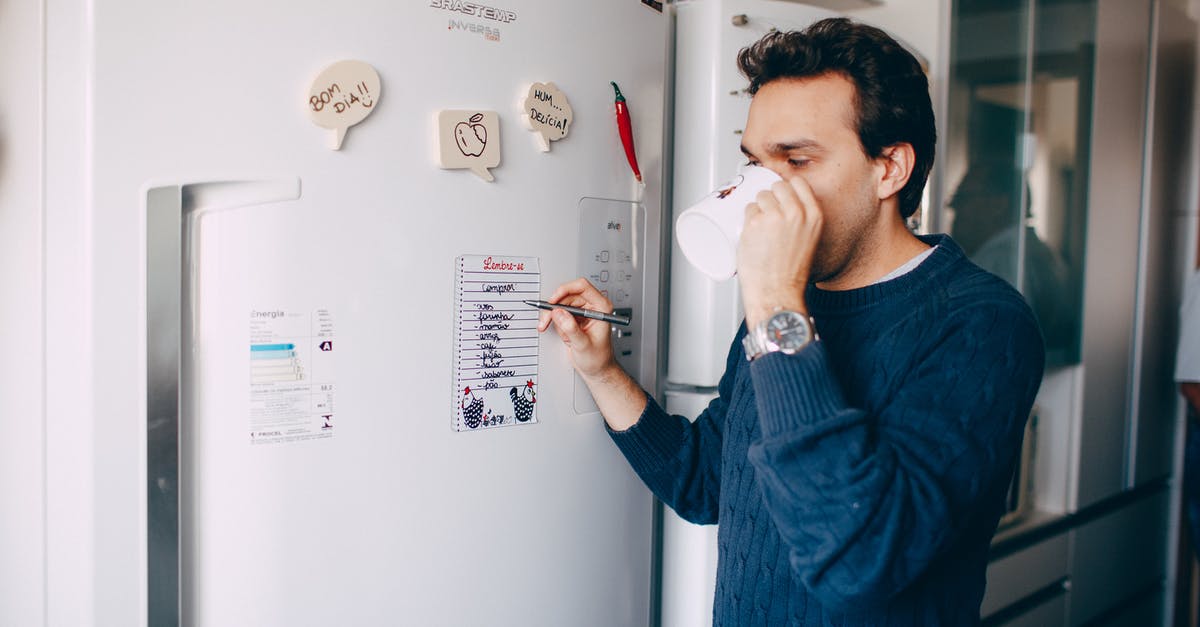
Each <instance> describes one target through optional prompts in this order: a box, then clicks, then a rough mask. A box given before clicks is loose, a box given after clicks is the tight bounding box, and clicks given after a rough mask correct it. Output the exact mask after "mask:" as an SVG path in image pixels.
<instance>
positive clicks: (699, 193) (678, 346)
mask: <svg viewBox="0 0 1200 627" xmlns="http://www.w3.org/2000/svg"><path fill="white" fill-rule="evenodd" d="M676 11H677V25H676V36H675V37H676V44H675V45H676V55H675V58H676V60H675V119H674V135H675V147H674V160H673V170H674V174H673V187H672V198H673V199H674V201H673V203H674V207H673V211H672V213H673V217H672V219H673V220H674V219H676V218H678V217H679V214H680V213H682V212H683V211H684V210H686V209H687V208H688V207H689V206H691V205H692V204H693V203H695V202H697V201H699V200H700V199H702V198H704V197H705V196H706V195H708V193H709V192H711V191H712V190H714V189H716V187H717V185H720V184H721V183H723V182H725V181H727V180H729V179H730V178H732V177H733V176H734V175H735V174H736V173H737V171H738V169H739V168H740V167H741V166H742V164H744V163H745V161H746V159H745V157H744V156H743V155H742V152H741V148H740V146H741V134H742V129H743V128H744V126H745V123H746V114H747V113H748V112H749V110H750V96H749V94H747V93H746V91H745V89H746V86H747V82H746V79H745V78H744V77H743V76H742V75H741V74H740V73H739V71H738V68H737V53H738V51H739V50H741V49H742V48H744V47H746V46H748V45H750V44H752V43H754V42H755V41H756V40H757V39H759V38H760V37H762V36H763V35H765V34H766V33H767V32H769V31H770V30H772V29H778V30H791V29H799V28H804V27H805V26H808V25H809V24H811V23H812V22H815V21H817V20H820V19H824V18H826V17H835V16H836V15H837V14H835V13H832V12H830V11H826V10H823V9H818V8H814V7H811V6H806V5H802V4H796V3H794V2H779V1H775V0H718V1H712V2H709V1H699V0H693V1H690V2H688V1H684V2H679V3H678V4H677V8H676ZM671 255H672V257H671V258H672V259H673V260H674V262H673V263H672V264H671V284H670V290H671V292H670V297H671V313H670V325H669V329H670V333H669V335H668V340H667V354H668V359H667V381H668V382H670V383H673V384H679V385H691V386H699V387H715V386H716V385H717V382H718V381H720V379H721V373H722V372H724V370H725V356H726V355H727V354H728V352H729V342H730V341H732V340H733V336H734V334H735V333H736V332H737V327H738V325H739V324H741V321H742V311H741V300H740V297H739V295H738V287H737V280H736V277H735V278H734V279H733V280H730V281H725V282H720V283H719V282H716V281H713V280H712V279H709V278H708V277H706V276H705V275H703V274H701V273H700V271H699V270H696V268H694V267H693V266H692V265H691V264H689V263H687V262H686V260H685V258H684V256H683V252H682V251H681V250H680V249H679V244H678V243H675V244H673V246H672V250H671Z"/></svg>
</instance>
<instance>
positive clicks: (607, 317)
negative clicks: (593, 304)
mask: <svg viewBox="0 0 1200 627" xmlns="http://www.w3.org/2000/svg"><path fill="white" fill-rule="evenodd" d="M524 303H525V304H526V305H529V306H530V307H537V308H538V309H562V310H563V311H566V312H568V313H572V314H575V315H576V316H583V317H584V318H591V319H592V320H603V321H605V322H611V323H613V324H619V325H621V326H623V327H627V326H629V318H628V317H626V316H618V315H616V314H610V313H604V312H603V311H596V310H595V309H583V308H582V307H571V306H569V305H555V304H554V303H548V302H546V301H544V300H527V301H524Z"/></svg>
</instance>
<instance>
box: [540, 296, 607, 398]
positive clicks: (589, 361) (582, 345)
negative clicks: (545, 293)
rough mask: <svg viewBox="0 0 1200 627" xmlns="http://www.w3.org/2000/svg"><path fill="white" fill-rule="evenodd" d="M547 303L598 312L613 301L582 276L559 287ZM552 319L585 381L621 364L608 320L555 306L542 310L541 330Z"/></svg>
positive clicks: (546, 326)
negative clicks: (613, 344)
mask: <svg viewBox="0 0 1200 627" xmlns="http://www.w3.org/2000/svg"><path fill="white" fill-rule="evenodd" d="M546 302H548V303H551V304H555V305H570V306H572V307H582V308H584V309H594V310H596V311H604V312H609V311H612V301H610V300H608V299H607V298H605V297H604V295H603V294H601V293H600V290H598V289H596V287H595V286H594V285H592V284H591V283H590V282H588V280H587V279H583V278H579V279H575V280H574V281H571V282H569V283H564V284H562V285H560V286H558V289H556V290H554V293H553V294H551V295H550V298H547V299H546ZM551 322H553V323H554V329H555V330H556V331H557V332H558V337H559V338H561V339H562V341H563V344H566V346H567V349H568V351H569V354H570V357H571V365H573V366H575V371H576V372H578V373H579V375H580V376H582V377H583V378H584V380H585V381H586V380H588V379H595V378H597V377H600V376H602V375H603V374H604V372H605V371H606V370H610V369H612V368H614V367H615V368H619V367H620V366H618V365H617V358H616V356H615V355H614V354H613V348H612V327H611V326H610V325H609V324H608V323H607V322H604V321H602V320H592V319H591V318H576V317H575V316H573V315H571V314H569V313H567V312H566V311H564V310H562V309H553V310H550V311H542V312H541V313H540V315H539V316H538V331H545V330H546V329H548V328H549V327H550V323H551Z"/></svg>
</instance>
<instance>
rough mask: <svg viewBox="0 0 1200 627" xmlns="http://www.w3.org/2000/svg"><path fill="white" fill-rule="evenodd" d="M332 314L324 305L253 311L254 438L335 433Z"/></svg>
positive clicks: (276, 440) (270, 440) (303, 437)
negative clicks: (315, 307) (315, 308)
mask: <svg viewBox="0 0 1200 627" xmlns="http://www.w3.org/2000/svg"><path fill="white" fill-rule="evenodd" d="M333 350H334V337H333V317H332V316H331V315H330V314H329V311H328V310H326V309H317V310H313V311H307V310H303V311H295V310H285V309H253V310H251V311H250V351H249V359H250V442H251V443H252V444H276V443H283V442H300V441H304V440H315V439H321V438H331V437H333V425H334V422H333V418H334V405H333V396H334V357H333V355H334V352H333Z"/></svg>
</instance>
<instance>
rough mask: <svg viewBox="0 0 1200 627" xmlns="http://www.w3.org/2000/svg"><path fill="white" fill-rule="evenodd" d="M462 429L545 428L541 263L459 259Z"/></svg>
mask: <svg viewBox="0 0 1200 627" xmlns="http://www.w3.org/2000/svg"><path fill="white" fill-rule="evenodd" d="M454 271H455V275H456V277H457V279H456V281H455V299H454V301H455V305H454V306H455V312H454V313H455V327H454V328H455V332H454V391H453V414H454V430H455V431H473V430H477V429H484V428H488V427H499V426H507V425H515V424H528V423H534V422H537V411H536V408H537V372H538V330H537V324H538V310H537V309H534V308H532V307H530V306H528V305H526V304H525V303H523V302H521V301H523V300H525V299H537V298H539V294H540V293H541V283H542V279H541V270H540V268H539V267H538V259H537V257H509V256H502V255H463V256H461V257H459V258H458V259H456V260H455V262H454Z"/></svg>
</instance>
